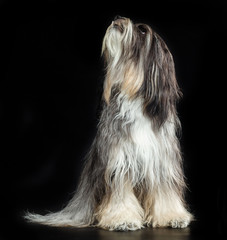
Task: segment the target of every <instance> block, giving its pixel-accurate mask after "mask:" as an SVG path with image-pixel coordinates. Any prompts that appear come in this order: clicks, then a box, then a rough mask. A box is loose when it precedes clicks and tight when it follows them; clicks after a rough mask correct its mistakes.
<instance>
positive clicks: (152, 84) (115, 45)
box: [102, 16, 180, 125]
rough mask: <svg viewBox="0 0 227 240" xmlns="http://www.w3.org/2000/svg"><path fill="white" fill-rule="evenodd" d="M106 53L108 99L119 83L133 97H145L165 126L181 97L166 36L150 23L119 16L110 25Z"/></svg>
mask: <svg viewBox="0 0 227 240" xmlns="http://www.w3.org/2000/svg"><path fill="white" fill-rule="evenodd" d="M102 54H103V56H104V59H105V61H106V63H107V77H106V81H105V86H104V98H105V100H106V102H107V103H108V102H109V100H110V98H111V89H112V88H113V86H114V85H117V86H118V87H119V88H120V89H121V91H124V92H125V93H126V94H127V95H128V96H129V98H136V97H142V98H143V99H144V110H145V112H146V113H147V114H148V115H149V116H150V117H152V118H153V119H154V118H156V119H157V120H158V125H162V123H163V122H164V121H165V120H166V119H167V118H168V117H169V115H170V111H172V112H173V111H175V103H176V100H177V99H178V98H179V96H180V91H179V88H178V85H177V82H176V78H175V68H174V61H173V57H172V55H171V53H170V51H169V49H168V47H167V45H166V44H165V42H164V41H163V40H162V38H161V37H160V36H159V35H158V34H157V33H156V32H154V31H153V29H152V28H151V27H150V26H148V25H147V24H143V23H137V24H135V23H133V22H132V21H131V20H130V19H129V18H125V17H119V16H117V17H115V19H114V21H112V23H111V25H110V26H109V27H108V28H107V31H106V34H105V36H104V39H103V46H102Z"/></svg>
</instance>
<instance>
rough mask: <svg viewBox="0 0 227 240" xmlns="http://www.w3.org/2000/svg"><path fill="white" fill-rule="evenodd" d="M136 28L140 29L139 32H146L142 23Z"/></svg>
mask: <svg viewBox="0 0 227 240" xmlns="http://www.w3.org/2000/svg"><path fill="white" fill-rule="evenodd" d="M138 29H139V30H140V32H141V33H142V34H146V33H147V28H146V27H144V26H143V25H138Z"/></svg>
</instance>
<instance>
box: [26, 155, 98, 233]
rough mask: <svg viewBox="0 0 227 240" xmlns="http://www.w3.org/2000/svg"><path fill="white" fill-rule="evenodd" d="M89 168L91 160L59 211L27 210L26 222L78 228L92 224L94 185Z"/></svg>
mask: <svg viewBox="0 0 227 240" xmlns="http://www.w3.org/2000/svg"><path fill="white" fill-rule="evenodd" d="M90 159H91V158H90ZM90 170H91V161H88V163H87V164H86V165H85V168H84V171H83V173H82V175H81V179H80V183H79V186H78V190H77V192H76V193H75V195H74V197H73V198H72V199H71V201H70V202H69V203H68V205H67V206H66V207H65V208H63V209H62V210H61V211H59V212H56V213H49V214H47V215H39V214H33V213H30V212H27V213H26V214H25V216H24V218H25V219H26V220H27V221H28V222H33V223H40V224H45V225H50V226H73V227H78V228H79V227H87V226H90V225H92V223H93V222H94V209H95V187H94V185H92V184H93V183H94V182H92V180H94V179H91V178H92V177H91V174H90ZM94 181H95V180H94Z"/></svg>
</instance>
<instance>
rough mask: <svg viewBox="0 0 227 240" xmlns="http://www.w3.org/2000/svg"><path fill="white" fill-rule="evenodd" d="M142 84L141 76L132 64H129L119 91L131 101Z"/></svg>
mask: <svg viewBox="0 0 227 240" xmlns="http://www.w3.org/2000/svg"><path fill="white" fill-rule="evenodd" d="M142 83H143V76H140V74H139V72H138V70H137V69H136V67H135V65H134V64H131V65H130V66H129V67H128V69H127V70H126V72H125V76H124V81H123V83H122V86H121V89H122V91H124V92H125V93H126V94H127V95H128V96H129V98H130V99H133V97H134V96H135V94H136V93H137V92H138V90H139V89H140V87H141V85H142Z"/></svg>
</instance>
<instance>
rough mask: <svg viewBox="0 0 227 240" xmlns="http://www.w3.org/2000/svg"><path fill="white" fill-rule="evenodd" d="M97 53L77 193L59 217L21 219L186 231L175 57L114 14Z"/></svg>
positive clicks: (147, 32)
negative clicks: (95, 91) (100, 66)
mask: <svg viewBox="0 0 227 240" xmlns="http://www.w3.org/2000/svg"><path fill="white" fill-rule="evenodd" d="M102 55H103V57H104V62H105V66H106V76H105V81H104V86H103V97H102V100H101V106H102V110H101V114H100V120H99V124H98V128H97V134H96V136H95V139H94V141H93V143H92V146H91V148H90V150H89V152H88V154H87V156H86V161H85V166H84V169H83V172H82V174H81V178H80V182H79V185H78V188H77V191H76V193H75V195H74V197H73V198H72V200H71V201H70V202H69V203H68V204H67V206H66V207H65V208H63V209H62V210H61V211H59V212H56V213H49V214H47V215H44V216H42V215H39V214H33V213H27V214H26V215H25V218H26V219H27V220H28V221H31V222H36V223H41V224H47V225H51V226H73V227H78V228H80V227H89V226H96V227H100V228H103V229H107V230H110V231H133V230H137V229H141V228H143V227H145V226H151V227H172V228H185V227H187V226H188V225H189V223H190V221H191V220H192V219H193V215H192V214H191V213H190V212H189V210H188V207H187V204H186V203H185V199H184V193H185V189H186V183H185V178H184V173H183V168H182V156H181V150H180V144H179V140H178V133H179V132H180V131H181V124H180V121H179V118H178V116H177V111H176V103H177V102H178V100H179V99H180V97H181V91H180V89H179V86H178V84H177V81H176V76H175V67H174V61H173V57H172V55H171V53H170V51H169V49H168V47H167V45H166V44H165V42H164V41H163V40H162V38H161V37H160V36H159V35H158V34H157V33H156V32H154V31H153V29H152V28H151V27H150V26H148V25H146V24H142V23H139V24H138V23H137V24H135V23H133V22H132V21H131V20H130V19H129V18H125V17H119V16H117V17H116V18H115V19H114V20H113V21H112V23H111V24H110V26H109V27H108V28H107V31H106V34H105V36H104V39H103V45H102Z"/></svg>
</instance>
